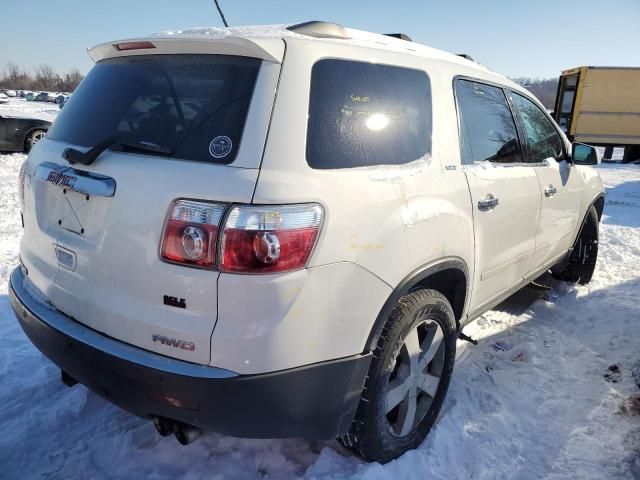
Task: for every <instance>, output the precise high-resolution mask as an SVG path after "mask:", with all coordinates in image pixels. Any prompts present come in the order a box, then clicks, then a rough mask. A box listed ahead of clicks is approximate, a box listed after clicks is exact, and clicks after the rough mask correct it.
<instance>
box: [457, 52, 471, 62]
mask: <svg viewBox="0 0 640 480" xmlns="http://www.w3.org/2000/svg"><path fill="white" fill-rule="evenodd" d="M456 55H457V56H459V57H462V58H466V59H467V60H469V61H471V62H475V60H474V59H473V57H472V56H471V55H467V54H466V53H456Z"/></svg>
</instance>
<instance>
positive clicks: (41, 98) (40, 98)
mask: <svg viewBox="0 0 640 480" xmlns="http://www.w3.org/2000/svg"><path fill="white" fill-rule="evenodd" d="M34 100H35V101H36V102H47V101H49V94H48V93H47V92H40V93H38V94H37V95H36V96H35V98H34Z"/></svg>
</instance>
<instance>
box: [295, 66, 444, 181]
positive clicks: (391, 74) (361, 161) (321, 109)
mask: <svg viewBox="0 0 640 480" xmlns="http://www.w3.org/2000/svg"><path fill="white" fill-rule="evenodd" d="M430 153H431V85H430V82H429V77H428V76H427V74H426V73H425V72H423V71H420V70H413V69H408V68H401V67H395V66H389V65H379V64H373V63H366V62H356V61H349V60H337V59H326V60H320V61H318V62H316V63H315V64H314V66H313V69H312V71H311V92H310V99H309V119H308V124H307V149H306V157H307V163H308V164H309V166H311V167H312V168H316V169H335V168H352V167H365V166H372V165H399V164H404V163H409V162H411V161H414V160H417V159H419V158H421V157H423V156H424V155H426V154H430Z"/></svg>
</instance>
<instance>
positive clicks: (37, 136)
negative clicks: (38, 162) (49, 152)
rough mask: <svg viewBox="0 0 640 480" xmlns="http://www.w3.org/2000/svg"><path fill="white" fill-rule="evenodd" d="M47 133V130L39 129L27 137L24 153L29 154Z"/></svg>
mask: <svg viewBox="0 0 640 480" xmlns="http://www.w3.org/2000/svg"><path fill="white" fill-rule="evenodd" d="M46 134H47V132H46V131H45V130H41V129H37V130H34V131H33V132H31V133H29V135H27V138H26V140H25V141H24V151H25V152H26V153H29V152H30V151H31V149H32V148H33V146H34V145H35V144H36V143H38V142H39V141H40V140H41V139H42V138H43V137H44V136H45V135H46Z"/></svg>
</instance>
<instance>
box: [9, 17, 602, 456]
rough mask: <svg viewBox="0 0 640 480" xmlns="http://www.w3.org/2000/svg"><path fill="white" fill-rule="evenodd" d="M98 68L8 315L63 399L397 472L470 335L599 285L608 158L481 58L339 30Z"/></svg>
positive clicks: (233, 40)
mask: <svg viewBox="0 0 640 480" xmlns="http://www.w3.org/2000/svg"><path fill="white" fill-rule="evenodd" d="M394 37H395V38H394ZM89 53H90V56H91V58H92V59H93V60H94V61H95V62H96V65H95V66H94V67H93V69H92V70H91V72H90V73H89V74H88V76H87V77H86V78H85V80H84V81H83V82H82V84H81V85H80V87H79V88H78V89H77V90H76V92H75V93H74V95H73V97H71V99H70V100H69V102H68V104H67V105H66V106H65V107H64V109H63V110H62V111H61V112H60V114H59V116H58V118H57V120H56V121H55V123H54V124H53V126H52V127H51V129H50V130H49V132H48V134H47V137H46V138H45V139H43V140H42V141H40V142H39V143H38V144H37V145H36V146H35V147H34V148H33V150H32V152H31V153H30V155H29V158H28V160H27V161H26V162H25V164H24V166H23V168H22V170H21V174H20V185H21V193H20V195H21V198H22V202H23V203H22V216H23V225H24V236H23V240H22V244H21V250H20V260H21V265H20V267H19V268H17V269H16V270H15V271H14V272H13V273H12V276H11V282H10V297H11V301H12V304H13V307H14V309H15V312H16V315H17V318H18V321H19V322H20V324H21V325H22V328H23V329H24V331H25V332H26V334H27V335H28V337H29V338H30V339H31V341H32V342H33V343H34V344H35V345H36V346H37V348H38V349H40V350H41V351H42V352H43V353H44V354H45V355H46V356H47V357H48V358H49V359H51V361H53V362H54V363H55V364H56V365H58V366H59V367H60V369H61V371H62V379H63V380H64V381H65V383H67V384H68V385H73V384H75V383H78V382H80V383H82V384H84V385H86V386H87V387H88V388H90V389H91V390H93V391H94V392H96V393H97V394H99V395H101V396H103V397H105V398H107V399H108V400H110V401H111V402H113V403H115V404H117V405H120V406H121V407H122V408H124V409H126V410H128V411H130V412H133V413H135V414H137V415H141V416H144V417H148V418H151V419H153V420H154V422H155V425H156V427H157V428H158V431H159V432H160V433H161V434H169V433H175V435H176V436H177V438H178V440H180V441H181V442H182V443H185V444H186V443H189V442H190V441H192V440H193V439H194V438H195V437H196V436H197V435H198V432H199V431H200V429H202V428H206V429H210V430H213V431H217V432H221V433H224V434H228V435H235V436H242V437H263V438H264V437H307V438H318V439H328V438H335V437H338V438H339V439H340V440H341V442H342V443H343V444H344V445H345V446H347V447H349V448H352V449H353V450H354V451H356V452H357V453H359V454H360V455H362V456H363V457H365V458H367V459H370V460H377V461H381V462H385V461H389V460H390V459H392V458H395V457H397V456H398V455H400V454H402V453H403V452H404V451H406V450H407V449H410V448H413V447H416V446H417V445H419V444H420V442H421V441H422V440H423V439H424V437H425V435H426V434H427V432H428V431H429V429H430V428H431V427H432V425H433V424H434V422H435V420H436V417H437V416H438V412H439V410H440V407H441V406H442V403H443V400H444V397H445V395H446V392H447V387H448V385H449V381H450V379H451V375H452V369H453V365H454V359H455V350H456V340H457V339H458V337H459V336H460V335H461V330H462V328H463V327H464V325H465V324H467V323H469V322H470V321H471V320H472V319H474V318H476V317H477V316H478V315H479V314H481V313H482V312H484V311H486V310H488V309H490V308H492V307H493V306H495V305H496V304H497V303H499V302H500V301H502V300H503V299H505V298H506V297H507V296H509V295H510V294H512V293H513V292H515V291H516V290H518V289H520V288H522V287H523V286H525V285H526V284H527V283H529V282H531V281H532V280H533V279H535V278H536V277H538V276H540V275H541V274H542V273H544V272H546V271H547V270H551V271H552V273H553V274H554V275H555V276H556V277H557V278H561V279H564V280H567V281H573V282H580V283H586V282H588V281H589V280H590V278H591V275H592V273H593V270H594V266H595V262H596V256H597V248H598V224H599V220H600V217H601V215H602V209H603V204H604V196H603V186H602V183H601V181H600V178H599V176H598V174H597V173H596V171H595V170H594V169H592V168H591V167H589V166H587V165H594V164H597V162H598V160H597V155H596V153H595V150H594V149H593V148H592V147H590V146H587V145H582V144H573V145H571V144H570V143H569V142H568V140H567V139H566V137H565V136H564V135H563V133H562V132H561V131H560V129H559V128H558V126H557V125H556V124H555V123H554V122H553V120H552V119H551V118H550V117H549V115H548V114H547V112H546V110H545V109H544V108H543V106H542V105H541V104H540V103H539V102H538V101H537V100H536V99H535V98H534V97H532V96H531V94H530V93H529V92H527V91H526V90H525V89H523V88H522V87H520V86H518V85H516V84H515V83H513V82H511V81H509V80H508V79H507V78H505V77H503V76H500V75H497V74H495V73H492V72H490V71H488V70H487V69H486V68H484V67H483V66H481V65H479V64H477V63H475V62H474V61H472V60H470V58H469V57H467V56H460V55H452V54H448V53H445V52H442V51H439V50H434V49H432V48H428V47H424V46H421V45H417V44H415V43H412V42H411V41H410V40H409V39H408V37H406V36H404V35H390V36H385V35H377V34H372V33H367V32H361V31H357V30H352V29H348V28H344V27H342V26H340V25H336V24H328V23H323V22H309V23H305V24H299V25H294V26H290V27H288V28H285V27H255V28H231V29H224V30H222V29H194V30H188V31H180V32H168V33H164V34H159V35H154V36H150V37H145V38H140V39H134V40H124V41H118V42H110V43H106V44H102V45H99V46H97V47H95V48H93V49H91V50H90V52H89Z"/></svg>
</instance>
